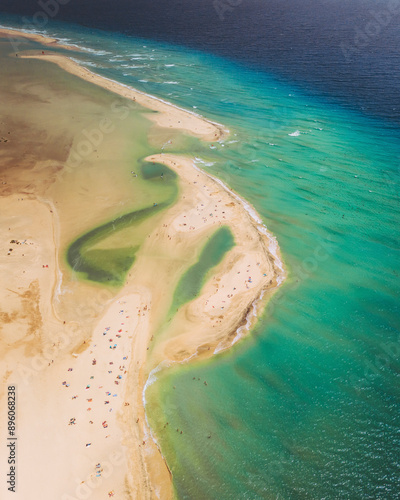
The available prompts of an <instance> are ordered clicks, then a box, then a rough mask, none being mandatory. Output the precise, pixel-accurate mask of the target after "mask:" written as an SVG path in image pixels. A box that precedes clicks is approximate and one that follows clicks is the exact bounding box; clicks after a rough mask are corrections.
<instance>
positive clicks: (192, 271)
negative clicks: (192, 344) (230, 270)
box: [170, 226, 235, 315]
mask: <svg viewBox="0 0 400 500" xmlns="http://www.w3.org/2000/svg"><path fill="white" fill-rule="evenodd" d="M234 245H235V240H234V238H233V234H232V232H231V230H230V229H229V227H228V226H223V227H221V228H220V229H218V230H217V231H216V232H215V233H214V234H213V235H212V236H211V238H210V239H209V240H208V242H207V243H206V245H205V246H204V248H203V250H202V251H201V253H200V256H199V259H198V261H197V262H196V263H195V264H193V266H191V267H190V268H189V269H188V270H187V271H186V272H185V273H184V274H183V276H182V277H181V279H180V281H179V283H178V285H177V287H176V290H175V293H174V297H173V300H172V305H171V308H170V315H172V314H173V311H176V310H178V309H179V307H181V306H182V305H183V304H185V303H186V302H189V301H191V300H193V299H195V298H196V297H197V296H198V294H199V292H200V290H201V288H202V286H203V284H204V283H205V282H206V280H207V277H208V275H209V273H210V272H211V270H212V268H213V267H215V266H216V265H217V264H219V263H220V262H221V261H222V259H223V257H224V255H225V254H226V253H227V252H228V251H229V250H230V249H231V248H232V247H233V246H234Z"/></svg>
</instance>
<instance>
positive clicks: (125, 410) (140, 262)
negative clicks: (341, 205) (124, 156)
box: [0, 29, 283, 500]
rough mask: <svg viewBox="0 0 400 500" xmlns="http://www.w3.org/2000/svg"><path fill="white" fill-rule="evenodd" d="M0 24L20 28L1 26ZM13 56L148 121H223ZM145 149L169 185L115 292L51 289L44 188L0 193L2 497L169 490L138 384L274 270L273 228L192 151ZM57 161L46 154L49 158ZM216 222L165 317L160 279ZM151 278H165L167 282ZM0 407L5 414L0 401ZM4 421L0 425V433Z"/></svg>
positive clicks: (206, 337) (230, 325) (264, 294)
mask: <svg viewBox="0 0 400 500" xmlns="http://www.w3.org/2000/svg"><path fill="white" fill-rule="evenodd" d="M0 33H2V34H3V35H5V36H9V35H13V36H14V35H18V36H22V37H26V38H29V37H30V35H27V34H25V33H14V32H12V33H10V32H9V30H4V29H2V30H0ZM31 38H32V39H34V40H36V41H40V43H42V44H44V45H45V46H49V47H52V46H53V45H55V44H56V40H53V39H43V38H42V37H40V36H39V35H32V36H31ZM19 57H20V58H26V59H27V60H28V58H29V59H30V60H32V59H40V60H41V61H47V62H49V63H53V65H54V64H55V65H57V66H58V67H59V68H61V69H62V70H65V71H67V72H68V73H70V74H72V75H75V76H77V77H79V78H81V79H83V80H85V81H87V82H90V83H91V84H94V85H96V86H99V87H101V88H103V89H105V90H106V91H109V92H112V93H114V94H117V95H118V96H121V97H122V98H124V99H129V100H131V101H135V102H137V103H138V104H139V105H140V106H143V107H144V108H147V109H150V110H152V111H154V113H151V114H150V113H147V114H146V115H145V116H146V118H148V119H149V120H152V122H154V126H156V127H161V128H168V129H174V130H178V131H182V132H184V133H187V134H190V135H193V136H195V137H199V138H201V139H202V140H205V141H218V140H220V139H221V138H223V137H225V136H226V135H227V134H228V131H227V130H226V129H225V128H224V127H223V126H222V125H219V124H217V123H213V122H211V121H208V120H207V119H205V118H203V117H201V116H199V115H196V114H194V113H191V112H189V111H187V110H184V109H181V108H178V107H176V106H173V105H172V104H169V103H167V102H165V101H162V100H159V99H157V98H155V97H152V96H149V95H147V94H144V93H141V92H139V91H136V90H134V89H131V88H128V87H125V86H123V85H120V84H118V83H117V82H113V81H111V80H108V79H105V78H102V77H100V76H98V75H96V74H94V73H92V72H91V71H89V70H87V69H86V68H83V67H81V66H80V65H79V64H77V63H76V62H74V61H72V60H70V59H69V58H67V57H64V56H61V55H56V54H54V53H53V54H50V53H45V54H33V55H32V54H20V55H19ZM146 160H147V161H148V162H155V163H161V164H164V165H166V166H167V167H168V168H170V169H171V170H173V171H174V172H175V173H176V174H177V175H178V177H179V181H178V183H179V198H178V200H177V201H176V202H175V203H174V204H173V205H172V206H171V207H169V208H168V209H167V210H166V211H165V212H163V215H162V217H161V219H160V222H159V223H158V225H157V227H155V228H153V229H152V230H151V231H150V232H149V234H148V236H147V238H146V239H145V242H144V243H143V245H142V246H141V248H140V249H139V251H138V254H137V258H136V261H135V263H134V265H133V267H132V269H131V270H130V272H129V275H128V278H127V280H126V282H125V284H124V285H123V287H122V288H121V289H119V290H118V291H117V292H115V291H110V290H107V289H104V290H102V289H101V287H97V288H94V287H93V289H90V288H89V286H88V285H85V284H82V285H80V284H79V283H76V284H74V286H75V288H76V289H77V290H78V289H79V287H80V286H82V288H81V289H80V291H79V292H77V293H78V295H77V297H78V298H76V299H74V298H73V297H72V295H73V294H72V292H71V293H70V296H67V295H66V294H64V295H65V296H64V295H63V278H62V275H63V268H62V265H61V263H60V261H61V256H60V253H61V252H62V248H60V241H64V238H65V236H63V234H62V228H63V225H62V224H61V223H60V218H59V214H58V208H57V206H56V202H55V200H53V199H51V198H49V197H46V193H48V191H46V189H47V188H43V192H42V193H41V195H40V196H36V197H35V196H33V195H32V194H29V196H27V197H26V195H24V194H23V192H21V191H18V190H17V191H14V192H11V191H7V192H3V193H2V196H1V197H0V214H1V215H0V221H1V227H2V228H3V232H4V233H5V234H6V237H5V238H4V239H3V242H2V244H1V249H0V250H1V251H0V269H1V270H2V272H3V275H6V276H7V280H6V285H5V286H3V287H2V288H1V289H0V303H1V310H0V326H1V330H0V331H1V345H2V349H1V357H2V366H3V367H4V368H3V372H2V376H3V384H2V387H1V393H0V396H1V398H2V399H4V398H5V396H6V390H7V385H8V384H12V385H14V386H16V387H17V388H18V420H17V422H18V430H17V434H18V440H19V442H21V443H23V444H21V446H20V447H19V449H18V457H19V474H20V479H19V483H18V493H17V495H15V496H14V497H17V498H21V499H25V498H30V499H32V500H36V499H40V500H42V499H43V500H47V499H49V500H54V499H61V500H72V499H78V498H96V499H103V498H104V499H105V498H111V497H114V498H116V499H137V500H147V499H153V498H161V499H163V500H164V499H169V498H173V487H172V478H171V474H170V472H169V470H168V467H167V465H166V463H165V461H164V459H163V457H162V455H161V452H160V450H159V448H158V446H157V444H156V443H155V441H154V440H153V439H152V437H151V435H150V429H149V428H148V427H147V424H146V417H145V409H144V407H143V391H144V388H145V384H146V381H147V380H148V377H149V374H150V373H151V372H152V371H153V370H154V369H156V368H157V367H159V366H160V364H162V365H168V364H171V363H175V362H183V361H185V360H187V359H189V358H192V357H194V356H197V357H204V358H205V357H210V356H213V355H214V354H215V353H216V352H219V351H222V350H224V349H227V348H229V347H230V346H231V345H233V344H234V343H235V342H236V341H237V340H239V338H240V337H241V336H244V335H246V333H248V332H249V329H250V328H251V326H252V324H254V322H255V321H256V315H255V312H257V313H260V312H261V311H262V308H263V307H264V306H265V303H266V300H267V299H268V297H269V296H271V294H272V293H273V292H274V290H275V289H276V288H277V286H278V285H279V283H280V280H281V279H282V277H283V270H282V268H281V262H280V259H279V248H278V250H277V258H276V257H274V255H273V254H272V252H271V248H272V246H271V245H276V241H275V240H274V238H273V237H272V235H270V234H269V233H268V232H267V231H266V228H265V226H263V225H262V223H261V220H260V218H259V217H258V216H257V214H256V213H255V210H254V209H252V210H249V207H247V206H246V205H245V202H244V201H243V200H241V199H240V198H239V197H238V196H237V195H235V193H232V192H231V191H229V189H227V188H226V186H224V185H223V184H222V183H220V182H218V180H216V179H215V178H213V177H212V176H211V175H209V174H207V173H205V172H204V171H202V170H201V169H200V168H198V167H197V166H196V164H195V162H194V160H193V158H190V157H183V156H178V155H172V154H154V155H150V156H148V157H147V158H146ZM67 162H68V158H65V159H60V161H59V164H58V169H59V170H60V169H62V168H63V165H65V164H66V163H67ZM24 198H25V199H24ZM250 208H251V207H250ZM252 214H253V215H252ZM222 226H228V227H229V228H230V230H231V232H232V234H233V236H234V240H235V246H234V247H233V248H232V250H230V251H229V252H227V254H226V255H225V256H224V258H223V260H222V261H221V262H220V263H219V264H218V265H217V266H216V267H215V269H214V270H213V276H212V278H211V279H209V280H208V281H207V282H206V284H205V285H204V287H203V288H202V290H201V293H200V294H199V296H198V297H197V298H196V299H195V300H193V301H191V302H189V303H187V304H184V305H183V306H182V307H181V308H179V310H178V311H177V312H176V314H175V315H174V317H173V319H172V321H171V322H169V324H168V326H166V325H165V319H166V316H167V314H168V311H169V308H170V306H171V295H172V294H171V291H173V290H174V288H175V287H176V285H177V283H178V281H179V278H180V276H181V275H182V272H184V271H185V270H186V269H187V268H188V267H190V265H192V264H193V263H195V261H196V258H197V255H198V252H197V250H198V249H199V248H201V247H202V246H204V244H205V241H206V240H207V238H209V237H210V235H212V234H213V233H214V232H215V231H216V230H217V229H218V228H220V227H222ZM160 248H161V249H162V254H163V255H162V259H161V258H160V255H159V249H160ZM187 256H191V257H190V258H188V257H187ZM160 283H168V293H166V291H165V289H164V288H163V287H160V285H159V284H160ZM85 287H86V288H85ZM75 288H74V290H75ZM71 290H72V288H71ZM90 290H92V291H90ZM73 300H75V302H73ZM63 301H72V302H67V303H68V304H71V303H73V304H75V306H74V307H76V309H74V310H73V311H70V312H69V315H66V316H62V315H61V313H60V311H63V307H62V302H63ZM16 331H17V332H18V333H17V334H16V333H15V332H16ZM5 407H6V405H5V404H2V408H1V412H4V411H5ZM1 418H2V421H3V422H5V421H6V420H5V415H3V413H2V414H1ZM49 422H50V423H51V425H49ZM5 433H6V429H5V428H4V426H2V428H1V436H2V437H3V438H4V439H5V437H4V436H5ZM38 450H40V456H41V457H42V458H41V459H40V460H38V459H37V455H38ZM4 454H5V451H2V452H1V460H4V457H3V455H4ZM28 471H29V472H28ZM28 478H29V480H28ZM2 487H3V486H2ZM7 494H8V492H5V495H7ZM11 495H12V494H10V495H9V497H8V496H5V498H14V497H12V496H11ZM2 498H3V497H2Z"/></svg>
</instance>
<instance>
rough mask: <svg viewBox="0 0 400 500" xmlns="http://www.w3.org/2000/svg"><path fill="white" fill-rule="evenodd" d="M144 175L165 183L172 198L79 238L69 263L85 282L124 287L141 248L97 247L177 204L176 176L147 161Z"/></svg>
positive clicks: (106, 224) (128, 214)
mask: <svg viewBox="0 0 400 500" xmlns="http://www.w3.org/2000/svg"><path fill="white" fill-rule="evenodd" d="M140 175H141V177H142V178H143V179H144V180H146V181H149V182H150V183H160V182H163V183H165V184H164V185H165V187H166V188H167V187H168V188H169V189H166V191H168V192H167V193H166V194H168V195H169V196H168V197H167V198H166V199H164V200H163V201H161V202H160V203H156V204H152V205H150V206H148V207H145V208H141V209H138V210H134V211H132V212H129V213H127V214H123V215H121V216H119V217H116V218H115V219H113V220H111V221H109V222H106V223H105V224H102V225H101V226H98V227H96V228H95V229H92V230H91V231H88V232H87V233H85V234H83V235H82V236H80V237H79V238H77V239H76V240H75V241H74V242H73V243H72V244H71V245H70V246H69V247H68V249H67V252H66V259H67V263H68V265H69V266H70V267H71V268H72V270H73V271H74V272H75V273H77V274H78V276H79V277H80V278H81V279H84V280H89V281H93V282H96V283H99V284H103V285H109V286H121V285H122V284H123V283H124V281H125V278H126V275H127V273H128V271H129V269H130V268H131V267H132V265H133V263H134V261H135V258H136V253H137V251H138V250H139V248H140V246H141V245H140V244H136V245H132V244H129V239H127V240H128V241H127V245H126V246H124V247H118V248H107V249H101V248H93V247H95V245H98V244H99V243H101V242H102V241H104V240H105V239H106V238H109V237H110V236H112V235H114V234H115V233H117V232H119V231H122V230H124V229H128V228H132V227H134V226H138V225H139V224H140V223H141V222H143V221H145V220H146V219H149V218H150V217H153V216H155V215H156V214H159V213H160V212H161V211H162V210H164V209H165V208H167V207H168V206H170V205H171V204H172V203H173V202H174V201H175V199H176V196H177V192H178V189H177V183H176V178H177V176H176V174H175V172H173V171H172V170H170V169H168V168H167V167H166V166H165V165H161V164H157V163H149V162H144V161H143V163H142V164H141V167H140ZM171 188H172V189H171ZM171 191H172V193H171Z"/></svg>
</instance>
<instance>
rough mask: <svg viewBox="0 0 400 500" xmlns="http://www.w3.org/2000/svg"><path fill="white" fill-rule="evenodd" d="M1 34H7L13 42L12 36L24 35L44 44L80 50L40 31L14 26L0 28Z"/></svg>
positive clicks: (23, 36)
mask: <svg viewBox="0 0 400 500" xmlns="http://www.w3.org/2000/svg"><path fill="white" fill-rule="evenodd" d="M0 35H6V36H7V37H8V38H9V39H10V43H11V44H12V43H13V42H12V37H15V38H18V37H20V38H21V37H22V38H28V39H29V40H33V41H34V42H38V43H41V44H43V45H47V46H49V47H50V48H51V47H52V46H56V47H58V48H60V49H66V50H76V51H77V52H79V49H78V48H73V47H72V46H69V45H64V44H61V43H59V40H58V39H57V38H50V37H47V36H45V35H41V34H40V33H32V32H29V31H21V30H18V29H13V28H0Z"/></svg>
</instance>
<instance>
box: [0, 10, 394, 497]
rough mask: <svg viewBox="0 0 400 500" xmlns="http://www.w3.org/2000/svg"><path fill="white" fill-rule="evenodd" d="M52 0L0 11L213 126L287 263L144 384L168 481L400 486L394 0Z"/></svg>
mask: <svg viewBox="0 0 400 500" xmlns="http://www.w3.org/2000/svg"><path fill="white" fill-rule="evenodd" d="M63 1H64V3H65V5H59V6H58V7H57V6H56V7H54V4H52V5H53V9H55V10H53V11H51V10H49V14H44V13H43V12H44V11H43V9H44V8H43V6H40V5H39V4H38V3H37V2H35V1H30V2H28V1H18V0H0V24H1V25H2V26H9V27H15V28H24V29H28V30H32V29H33V30H35V31H37V32H45V33H48V34H49V35H53V36H56V37H58V38H61V39H63V40H65V41H66V42H68V43H75V44H76V45H78V46H80V47H83V48H84V49H85V50H84V51H83V52H82V53H80V54H78V55H77V56H76V57H77V59H79V60H80V61H81V63H82V64H84V65H87V66H89V67H90V69H92V70H93V71H96V72H98V73H99V74H102V75H104V76H107V77H110V78H113V79H115V80H118V81H120V82H122V83H124V84H127V85H131V86H133V87H135V88H138V89H139V90H143V91H145V92H148V93H151V94H154V95H157V96H159V97H163V98H167V99H168V100H169V101H171V102H173V103H175V104H178V105H180V106H183V107H186V108H188V109H193V108H194V109H195V110H196V111H197V112H199V113H201V114H203V115H204V116H206V117H209V118H211V119H214V120H216V121H218V122H220V123H224V124H225V125H226V126H227V127H228V128H229V129H230V130H231V135H230V137H229V138H228V139H226V141H225V142H222V143H220V144H218V145H217V147H216V148H215V149H211V148H210V149H208V148H207V147H204V148H203V149H202V150H199V151H196V152H192V153H193V154H195V156H197V157H198V162H199V163H201V164H202V165H203V167H204V168H205V169H206V170H207V171H209V172H212V173H213V174H214V175H217V176H218V177H220V178H221V179H222V180H224V181H225V182H226V183H227V184H228V185H229V186H230V187H232V188H233V189H234V190H236V191H237V192H239V193H240V195H242V196H243V197H244V198H246V199H247V200H249V201H250V202H251V203H252V204H253V205H254V206H255V208H256V209H257V211H258V212H259V213H260V214H261V216H262V218H263V220H264V222H265V224H266V225H267V226H268V228H269V229H270V230H271V231H272V232H273V233H274V235H275V236H276V237H277V240H278V242H279V245H280V248H281V252H282V257H283V260H284V262H285V266H286V269H287V274H288V276H287V279H286V281H285V282H284V284H283V285H282V286H281V287H280V289H279V291H278V292H277V294H276V295H275V296H274V298H273V299H272V301H271V302H270V303H269V304H268V306H267V308H266V311H265V313H264V314H263V316H262V317H261V318H260V320H259V322H258V323H257V325H256V327H255V328H254V331H252V332H251V334H250V335H249V336H248V337H247V338H246V339H244V340H243V341H242V342H239V343H238V344H236V345H235V346H234V347H233V348H232V349H231V350H230V351H229V352H225V353H222V354H219V355H216V356H214V357H213V358H212V359H211V360H210V361H207V362H202V363H196V362H194V363H191V364H187V365H183V366H176V367H173V368H170V369H169V370H166V371H164V372H159V373H158V375H159V377H158V379H157V381H156V382H155V383H154V384H152V385H151V386H149V388H148V390H147V392H146V400H147V412H148V416H149V420H150V423H151V426H152V429H153V431H154V433H155V435H156V436H157V439H158V440H159V443H160V445H161V447H162V451H163V453H164V455H165V457H166V459H167V462H168V464H169V466H170V468H171V471H172V473H173V478H174V487H175V490H176V496H177V498H179V499H182V500H183V499H190V500H203V499H210V500H211V499H212V500H214V499H215V500H228V499H229V500H239V499H242V500H259V499H279V500H282V499H288V500H292V499H293V500H300V499H346V500H347V499H351V500H353V499H354V500H358V499H360V500H361V499H371V500H376V499H382V500H383V499H398V498H400V404H399V403H400V332H399V324H400V321H399V319H400V318H399V272H400V266H399V264H400V251H399V221H400V219H399V214H400V186H399V175H400V169H399V166H400V29H399V24H400V23H399V20H400V0H386V1H372V0H346V1H344V0H342V1H341V0H319V1H317V0H229V1H228V0H172V1H168V2H166V1H165V0H164V1H161V0H147V1H144V0H139V1H135V2H133V1H132V0H114V1H113V2H111V1H109V0H96V1H92V0H86V1H85V0H79V1H78V0H70V1H69V2H67V1H66V0H63ZM46 5H48V4H46ZM48 8H49V9H50V7H48ZM56 11H57V12H56ZM53 14H54V15H53ZM46 18H47V19H46ZM0 74H1V70H0ZM188 153H191V151H188ZM193 377H196V381H193ZM198 378H200V379H201V381H204V380H206V381H207V384H208V385H207V386H206V385H205V384H203V383H201V382H199V383H198V382H197V379H198ZM173 387H175V389H173ZM165 421H168V422H169V423H170V428H171V429H176V428H179V429H183V431H184V432H183V434H182V435H180V434H177V433H176V432H175V433H174V432H169V431H168V430H167V431H166V430H164V423H165Z"/></svg>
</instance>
